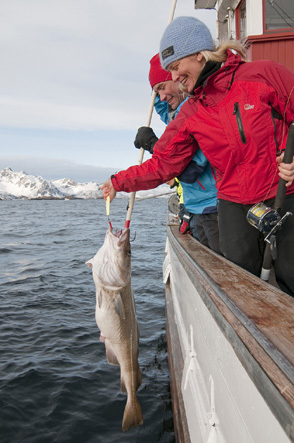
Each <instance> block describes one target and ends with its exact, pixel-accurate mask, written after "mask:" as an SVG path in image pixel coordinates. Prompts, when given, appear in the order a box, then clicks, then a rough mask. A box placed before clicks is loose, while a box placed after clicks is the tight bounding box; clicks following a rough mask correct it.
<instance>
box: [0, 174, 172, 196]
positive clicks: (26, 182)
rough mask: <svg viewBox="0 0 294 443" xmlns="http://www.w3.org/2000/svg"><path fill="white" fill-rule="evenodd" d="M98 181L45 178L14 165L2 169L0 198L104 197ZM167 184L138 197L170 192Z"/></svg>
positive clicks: (120, 193) (140, 192)
mask: <svg viewBox="0 0 294 443" xmlns="http://www.w3.org/2000/svg"><path fill="white" fill-rule="evenodd" d="M101 184H102V183H98V182H88V183H77V182H75V181H74V180H71V179H69V178H62V179H60V180H52V181H50V180H45V179H44V178H43V177H41V176H36V175H29V174H27V173H26V172H23V171H21V172H14V171H12V169H11V168H5V169H2V170H0V200H11V199H28V200H31V199H65V198H81V199H95V198H102V191H101V189H100V185H101ZM170 193H171V191H170V188H169V186H167V185H162V186H159V187H158V188H156V189H153V190H151V191H139V192H137V193H136V198H138V199H142V198H151V197H155V196H162V195H163V196H164V195H168V194H170ZM129 196H130V194H128V193H125V192H119V193H118V194H117V197H121V198H129Z"/></svg>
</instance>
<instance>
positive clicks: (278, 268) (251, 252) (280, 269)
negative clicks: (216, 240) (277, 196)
mask: <svg viewBox="0 0 294 443" xmlns="http://www.w3.org/2000/svg"><path fill="white" fill-rule="evenodd" d="M265 204H266V205H267V206H269V207H270V206H272V204H273V200H268V201H266V202H265ZM251 206H252V205H241V204H238V203H233V202H229V201H226V200H219V213H218V214H219V235H220V249H221V251H222V253H223V255H224V256H225V257H226V258H227V259H229V260H231V261H233V262H234V263H236V264H238V265H239V266H241V267H242V268H244V269H246V270H247V271H249V272H251V273H252V274H255V275H257V276H260V272H261V267H262V262H263V254H264V249H265V242H264V236H263V234H261V233H260V232H259V231H258V229H256V228H255V227H254V226H251V225H250V224H249V223H248V221H247V220H246V215H247V212H248V210H249V209H250V208H251ZM287 211H290V212H292V214H293V215H290V216H289V217H288V218H287V219H286V221H285V222H284V224H283V226H282V228H281V229H280V230H279V231H278V233H277V260H275V261H274V263H273V265H274V269H275V276H276V280H277V283H278V285H279V286H280V288H281V289H282V291H284V292H286V293H287V294H289V295H292V296H294V194H292V195H289V196H287V197H286V199H285V204H284V208H283V214H285V213H286V212H287Z"/></svg>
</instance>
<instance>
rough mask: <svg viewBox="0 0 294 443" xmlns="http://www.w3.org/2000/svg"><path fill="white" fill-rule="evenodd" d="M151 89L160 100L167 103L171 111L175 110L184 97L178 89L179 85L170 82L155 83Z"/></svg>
mask: <svg viewBox="0 0 294 443" xmlns="http://www.w3.org/2000/svg"><path fill="white" fill-rule="evenodd" d="M153 89H154V91H155V92H156V94H158V95H159V97H160V100H161V101H165V102H167V103H168V104H169V105H170V106H171V108H172V109H177V107H178V106H179V104H180V103H182V101H183V99H184V95H183V93H182V92H181V91H180V89H179V84H178V83H175V82H174V81H172V80H167V81H165V82H161V83H157V84H156V85H154V87H153Z"/></svg>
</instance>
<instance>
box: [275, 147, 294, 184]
mask: <svg viewBox="0 0 294 443" xmlns="http://www.w3.org/2000/svg"><path fill="white" fill-rule="evenodd" d="M283 159H284V152H282V154H281V155H279V157H277V163H278V167H279V176H280V177H281V178H282V179H284V180H285V181H286V182H287V183H286V186H287V187H288V186H290V185H292V183H293V180H294V157H293V161H292V163H283Z"/></svg>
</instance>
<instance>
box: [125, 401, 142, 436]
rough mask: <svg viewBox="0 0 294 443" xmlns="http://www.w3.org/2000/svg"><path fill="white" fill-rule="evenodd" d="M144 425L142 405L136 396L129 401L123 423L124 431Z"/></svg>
mask: <svg viewBox="0 0 294 443" xmlns="http://www.w3.org/2000/svg"><path fill="white" fill-rule="evenodd" d="M142 424H143V414H142V409H141V405H140V403H139V400H138V398H137V396H136V395H134V396H133V397H132V399H131V400H129V398H128V401H127V404H126V407H125V412H124V416H123V421H122V430H123V431H127V430H128V429H130V428H133V427H135V426H140V425H142Z"/></svg>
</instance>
